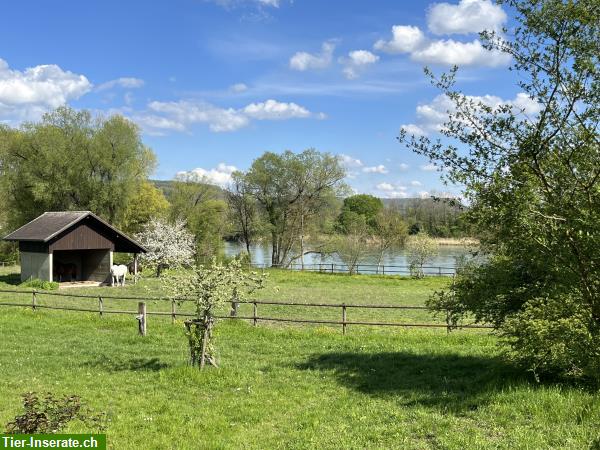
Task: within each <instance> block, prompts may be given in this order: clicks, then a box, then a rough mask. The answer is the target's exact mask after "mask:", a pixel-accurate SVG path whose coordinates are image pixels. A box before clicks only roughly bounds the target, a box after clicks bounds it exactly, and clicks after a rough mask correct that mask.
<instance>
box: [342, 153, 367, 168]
mask: <svg viewBox="0 0 600 450" xmlns="http://www.w3.org/2000/svg"><path fill="white" fill-rule="evenodd" d="M337 158H338V160H339V161H340V163H341V164H342V166H344V167H345V168H347V169H352V168H356V167H362V166H363V165H364V164H363V162H362V161H361V160H360V159H356V158H353V157H352V156H349V155H345V154H343V153H341V154H339V155H338V156H337Z"/></svg>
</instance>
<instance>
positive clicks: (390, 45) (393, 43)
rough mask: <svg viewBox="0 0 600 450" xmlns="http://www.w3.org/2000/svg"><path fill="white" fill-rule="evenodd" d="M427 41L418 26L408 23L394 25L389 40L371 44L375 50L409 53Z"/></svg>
mask: <svg viewBox="0 0 600 450" xmlns="http://www.w3.org/2000/svg"><path fill="white" fill-rule="evenodd" d="M426 42H427V39H426V38H425V35H424V34H423V32H422V31H421V30H420V29H419V27H413V26H410V25H394V26H393V27H392V39H391V40H390V41H384V40H382V39H381V40H379V41H377V42H375V45H374V46H373V47H374V48H375V50H379V51H382V52H385V53H411V52H413V51H415V50H417V49H419V48H421V47H423V46H424V45H425V44H426Z"/></svg>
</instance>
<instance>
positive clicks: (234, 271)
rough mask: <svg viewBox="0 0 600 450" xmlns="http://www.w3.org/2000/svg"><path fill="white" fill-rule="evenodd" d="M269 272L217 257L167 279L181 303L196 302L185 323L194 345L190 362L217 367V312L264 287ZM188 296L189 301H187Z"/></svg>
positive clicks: (194, 364)
mask: <svg viewBox="0 0 600 450" xmlns="http://www.w3.org/2000/svg"><path fill="white" fill-rule="evenodd" d="M265 279H266V274H264V273H263V274H258V273H257V272H247V271H245V270H243V268H242V263H241V262H240V260H239V259H234V260H232V261H230V262H228V263H226V264H223V263H219V262H217V260H216V259H213V260H212V262H211V263H210V264H207V265H199V266H195V267H193V268H192V270H190V271H186V272H182V273H177V274H174V275H173V276H170V277H166V278H165V279H164V280H163V284H164V286H165V290H166V291H167V292H168V293H169V296H170V297H171V298H172V299H174V300H177V301H179V302H183V301H189V300H190V299H191V301H193V302H194V305H195V307H196V308H195V309H196V311H195V315H196V317H195V318H194V319H193V320H188V321H186V322H185V328H186V336H187V338H188V343H189V347H190V364H191V365H192V366H198V367H199V368H200V369H202V368H204V366H205V365H206V363H208V364H211V365H213V366H215V367H217V360H216V352H215V349H214V347H213V345H212V342H211V338H212V332H213V328H214V324H215V320H216V317H215V316H216V314H217V313H218V311H219V310H222V309H223V307H224V306H225V305H226V304H228V303H230V302H231V303H234V304H235V303H237V302H239V301H242V300H244V299H245V298H246V296H247V295H249V294H250V293H252V292H254V291H255V290H257V289H261V288H263V287H264V282H265ZM186 299H187V300H186Z"/></svg>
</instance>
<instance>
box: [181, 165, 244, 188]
mask: <svg viewBox="0 0 600 450" xmlns="http://www.w3.org/2000/svg"><path fill="white" fill-rule="evenodd" d="M236 170H238V169H237V168H236V167H235V166H229V165H227V164H225V163H220V164H219V165H217V167H216V168H214V169H210V170H206V169H203V168H202V167H198V168H197V169H193V170H190V171H182V172H177V175H175V178H176V179H177V180H183V181H195V182H201V183H208V184H214V185H216V186H220V187H222V188H225V187H227V186H228V185H229V183H231V174H232V173H233V172H235V171H236Z"/></svg>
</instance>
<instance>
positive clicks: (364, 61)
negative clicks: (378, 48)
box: [340, 50, 379, 80]
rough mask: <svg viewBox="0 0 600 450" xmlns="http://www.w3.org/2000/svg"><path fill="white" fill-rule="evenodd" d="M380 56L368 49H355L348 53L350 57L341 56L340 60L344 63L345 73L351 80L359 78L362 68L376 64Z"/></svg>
mask: <svg viewBox="0 0 600 450" xmlns="http://www.w3.org/2000/svg"><path fill="white" fill-rule="evenodd" d="M378 60H379V56H377V55H375V54H373V53H371V52H370V51H368V50H354V51H351V52H350V53H348V58H341V59H340V62H341V63H342V64H344V66H345V67H344V69H343V73H344V75H345V76H346V78H348V79H349V80H352V79H354V78H357V77H358V76H359V74H360V72H361V71H362V70H364V69H365V68H366V67H367V66H369V65H371V64H375V63H376V62H377V61H378Z"/></svg>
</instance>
